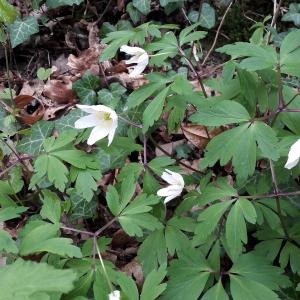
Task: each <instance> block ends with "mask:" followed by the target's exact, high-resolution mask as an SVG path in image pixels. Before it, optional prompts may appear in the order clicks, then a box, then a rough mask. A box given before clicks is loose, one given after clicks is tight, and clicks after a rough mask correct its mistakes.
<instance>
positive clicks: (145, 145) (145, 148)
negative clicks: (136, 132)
mask: <svg viewBox="0 0 300 300" xmlns="http://www.w3.org/2000/svg"><path fill="white" fill-rule="evenodd" d="M143 154H144V166H146V165H147V137H146V136H144V151H143Z"/></svg>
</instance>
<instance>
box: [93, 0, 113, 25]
mask: <svg viewBox="0 0 300 300" xmlns="http://www.w3.org/2000/svg"><path fill="white" fill-rule="evenodd" d="M111 3H112V0H109V1H108V3H107V5H106V7H105V8H104V10H103V13H102V14H101V16H100V17H99V18H98V19H97V20H96V21H95V22H94V24H95V25H96V24H98V23H100V22H101V21H102V18H103V17H104V15H105V14H106V12H107V10H108V8H109V7H110V5H111Z"/></svg>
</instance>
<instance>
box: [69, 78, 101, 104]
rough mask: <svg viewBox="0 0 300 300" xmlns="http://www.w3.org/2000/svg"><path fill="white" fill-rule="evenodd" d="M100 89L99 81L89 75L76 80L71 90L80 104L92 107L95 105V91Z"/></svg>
mask: <svg viewBox="0 0 300 300" xmlns="http://www.w3.org/2000/svg"><path fill="white" fill-rule="evenodd" d="M99 87H100V79H99V78H98V77H97V76H94V75H92V74H90V73H86V74H84V76H83V77H82V78H81V79H79V80H77V81H76V82H75V83H74V84H73V89H74V91H75V92H76V94H77V95H78V97H79V98H80V102H81V103H82V104H86V105H93V104H96V103H97V93H96V91H95V90H96V89H98V88H99Z"/></svg>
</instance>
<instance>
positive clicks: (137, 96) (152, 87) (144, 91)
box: [127, 82, 163, 109]
mask: <svg viewBox="0 0 300 300" xmlns="http://www.w3.org/2000/svg"><path fill="white" fill-rule="evenodd" d="M162 86H163V85H162V84H161V83H159V82H158V83H157V82H154V83H149V84H147V85H144V86H142V87H140V88H139V89H137V90H135V91H133V92H132V93H131V94H130V95H129V97H128V98H127V105H128V108H129V109H130V108H134V107H136V106H138V105H140V104H141V103H143V102H144V101H145V100H146V99H147V98H148V97H150V96H151V95H152V94H153V93H154V92H155V91H157V90H159V89H160V88H162Z"/></svg>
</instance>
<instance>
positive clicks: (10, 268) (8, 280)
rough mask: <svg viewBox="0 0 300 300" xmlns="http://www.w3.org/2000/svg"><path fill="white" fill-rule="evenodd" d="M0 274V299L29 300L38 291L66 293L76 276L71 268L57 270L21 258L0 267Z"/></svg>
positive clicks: (70, 288)
mask: <svg viewBox="0 0 300 300" xmlns="http://www.w3.org/2000/svg"><path fill="white" fill-rule="evenodd" d="M24 274H26V276H24ZM0 276H1V282H0V289H1V294H0V300H31V299H33V296H34V294H36V293H38V292H44V293H53V292H58V293H67V292H69V291H70V290H72V288H73V282H74V280H75V279H76V277H77V276H76V273H75V272H74V271H72V270H57V269H55V268H54V267H52V266H50V265H47V264H46V263H36V262H32V261H24V260H22V259H18V260H16V261H15V262H14V263H13V264H10V265H6V266H3V267H2V268H0ZM48 299H49V298H48Z"/></svg>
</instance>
